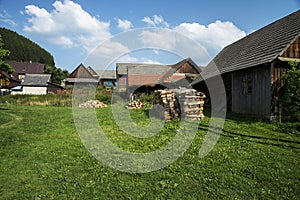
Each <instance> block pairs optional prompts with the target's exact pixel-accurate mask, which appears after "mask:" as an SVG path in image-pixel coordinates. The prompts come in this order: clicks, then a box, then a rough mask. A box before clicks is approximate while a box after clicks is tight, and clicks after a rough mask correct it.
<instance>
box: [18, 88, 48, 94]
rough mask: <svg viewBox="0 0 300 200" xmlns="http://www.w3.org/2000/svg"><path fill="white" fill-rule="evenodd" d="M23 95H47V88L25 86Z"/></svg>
mask: <svg viewBox="0 0 300 200" xmlns="http://www.w3.org/2000/svg"><path fill="white" fill-rule="evenodd" d="M22 94H47V87H28V86H23V91H22Z"/></svg>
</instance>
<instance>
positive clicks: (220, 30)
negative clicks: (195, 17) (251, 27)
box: [174, 20, 246, 53]
mask: <svg viewBox="0 0 300 200" xmlns="http://www.w3.org/2000/svg"><path fill="white" fill-rule="evenodd" d="M174 30H175V31H177V32H179V33H181V34H183V35H185V36H187V37H190V38H191V39H193V40H195V41H197V42H198V43H200V44H201V45H203V46H204V47H205V48H206V49H207V50H209V51H210V52H213V53H217V52H219V51H220V50H221V49H222V48H224V47H225V46H227V45H229V44H231V43H232V42H235V41H236V40H238V39H240V38H242V37H244V36H246V33H245V32H244V31H242V30H240V29H239V28H238V27H236V26H235V25H234V24H233V23H232V22H228V21H227V22H222V21H220V20H217V21H216V22H214V23H211V24H209V25H208V26H205V25H201V24H199V23H182V24H180V25H178V26H176V27H174Z"/></svg>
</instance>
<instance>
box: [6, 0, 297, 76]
mask: <svg viewBox="0 0 300 200" xmlns="http://www.w3.org/2000/svg"><path fill="white" fill-rule="evenodd" d="M299 8H300V1H299V0H288V1H283V0H252V1H243V0H219V1H217V0H210V1H202V0H185V1H174V0H173V1H171V0H151V1H149V0H147V1H146V0H142V1H133V0H127V1H126V0H123V1H122V0H119V1H116V0H110V1H95V0H72V1H71V0H61V1H58V0H57V1H55V0H26V1H25V0H21V1H14V3H12V1H11V0H0V26H1V27H5V28H8V29H11V30H13V31H16V32H17V33H19V34H21V35H24V36H25V37H27V38H29V39H31V40H32V41H34V42H36V43H37V44H39V45H40V46H42V47H43V48H45V49H46V50H48V51H49V52H50V53H51V54H52V55H53V56H54V59H55V63H56V66H57V67H61V68H63V69H68V70H69V71H72V70H73V69H75V68H76V67H77V66H78V65H79V64H80V63H86V58H87V57H88V56H89V55H90V54H91V53H92V52H93V51H95V48H96V49H97V47H99V45H100V46H101V45H102V47H103V42H104V41H107V40H108V39H109V38H114V37H119V36H118V34H120V33H121V36H122V33H123V32H124V31H130V30H134V29H137V28H138V29H140V28H146V27H157V28H162V29H168V30H172V31H176V32H177V33H180V34H182V35H184V36H185V37H188V38H190V39H192V40H193V41H195V42H196V43H199V44H200V45H202V47H203V48H204V49H205V51H206V52H207V54H208V56H209V57H211V58H212V57H214V56H215V55H216V54H217V53H218V52H219V51H220V50H221V49H222V48H223V47H224V46H226V45H228V44H230V43H232V42H234V41H236V40H238V39H240V38H242V37H244V36H245V35H247V34H249V33H251V32H253V31H255V30H258V29H260V28H262V27H263V26H265V25H267V24H269V23H271V22H273V21H275V20H277V19H280V18H282V17H284V16H286V15H288V14H290V13H292V12H294V11H296V10H298V9H299ZM143 34H144V36H145V35H146V34H145V32H143ZM116 35H117V36H116ZM140 35H141V34H140ZM152 36H153V35H152ZM152 36H151V38H149V37H150V35H149V34H147V37H144V39H147V41H148V42H149V40H153V41H152V43H151V44H153V43H155V42H157V41H159V42H160V43H161V44H160V45H161V46H163V45H165V44H170V43H168V42H167V41H168V40H171V39H170V37H168V36H166V37H165V38H164V37H155V36H154V37H152ZM137 37H138V36H137ZM135 39H137V38H134V37H129V38H126V39H125V40H132V41H134V40H135ZM144 42H145V41H144ZM104 44H105V42H104ZM106 44H107V45H108V46H109V47H106V48H105V51H104V48H102V49H100V51H98V52H101V56H103V55H105V56H112V55H110V53H111V51H114V50H116V49H117V51H120V52H121V53H122V52H128V48H127V46H126V45H125V44H124V43H122V42H120V41H117V42H116V41H114V42H112V41H111V42H110V43H107V42H106ZM109 48H111V49H109ZM161 49H162V50H164V48H161ZM122 50H123V51H122ZM113 55H114V54H113ZM180 59H181V58H180V57H178V56H174V55H171V54H170V53H169V55H167V54H166V53H165V52H163V51H158V50H149V49H148V50H144V51H143V50H142V51H140V52H133V53H130V54H126V55H125V56H123V57H122V58H120V59H119V60H117V61H118V62H119V61H120V62H144V63H164V64H172V63H176V62H178V61H179V60H180ZM86 64H87V65H89V64H90V63H88V62H87V63H86ZM199 64H201V65H204V64H205V63H199Z"/></svg>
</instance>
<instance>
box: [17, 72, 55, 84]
mask: <svg viewBox="0 0 300 200" xmlns="http://www.w3.org/2000/svg"><path fill="white" fill-rule="evenodd" d="M50 77H51V74H26V75H25V77H24V79H23V82H22V83H21V85H22V86H47V85H48V82H49V81H50Z"/></svg>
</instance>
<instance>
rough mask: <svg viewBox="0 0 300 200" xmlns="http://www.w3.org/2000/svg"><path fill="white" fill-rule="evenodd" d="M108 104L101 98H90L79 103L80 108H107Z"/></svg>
mask: <svg viewBox="0 0 300 200" xmlns="http://www.w3.org/2000/svg"><path fill="white" fill-rule="evenodd" d="M105 107H107V105H106V104H105V103H102V102H101V101H99V100H88V101H86V102H84V103H82V104H79V108H105Z"/></svg>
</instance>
